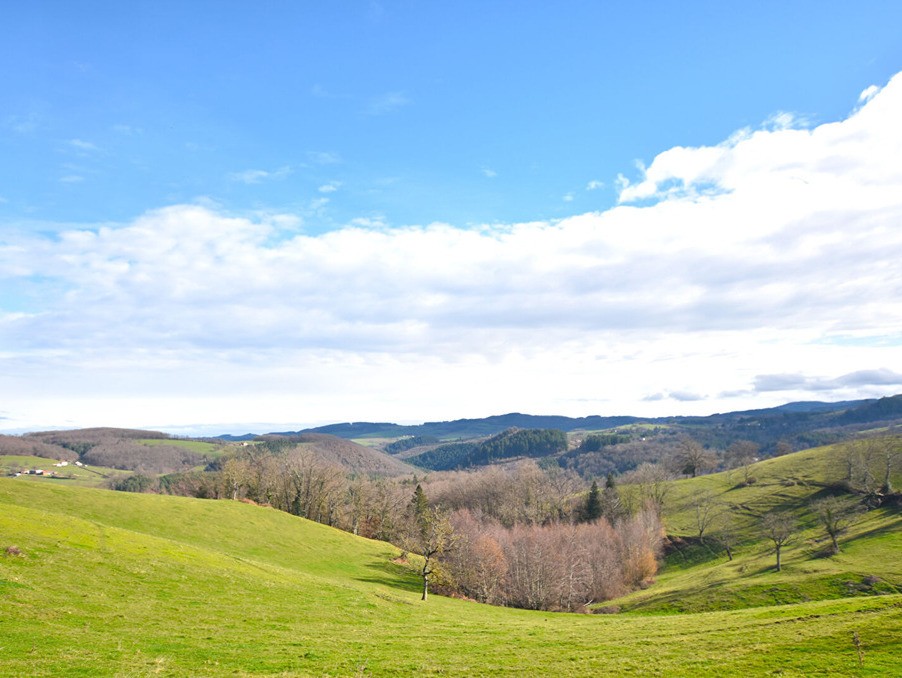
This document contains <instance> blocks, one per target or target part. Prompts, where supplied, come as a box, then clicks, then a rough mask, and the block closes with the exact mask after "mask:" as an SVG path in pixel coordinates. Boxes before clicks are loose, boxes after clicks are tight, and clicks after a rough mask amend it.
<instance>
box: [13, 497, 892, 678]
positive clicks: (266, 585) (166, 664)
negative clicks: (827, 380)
mask: <svg viewBox="0 0 902 678" xmlns="http://www.w3.org/2000/svg"><path fill="white" fill-rule="evenodd" d="M16 480H17V479H15V480H8V479H5V480H2V481H0V547H3V548H4V549H5V547H6V546H7V545H13V544H14V545H15V546H17V547H18V549H19V550H20V551H21V553H22V555H19V556H15V555H11V556H4V555H2V552H0V647H2V653H3V655H2V657H3V661H2V663H0V674H3V675H98V674H104V675H148V674H154V675H225V674H236V673H237V674H239V675H242V674H243V675H247V674H262V675H315V676H322V675H341V676H349V675H397V676H401V675H513V674H521V675H591V674H595V675H601V674H604V675H623V674H630V673H634V674H637V675H653V674H660V675H674V676H677V675H739V674H749V673H753V674H761V673H767V672H774V671H781V672H783V674H784V675H814V674H818V673H821V674H825V673H831V674H832V675H844V674H846V675H889V674H890V673H891V672H892V671H894V670H895V669H897V668H898V659H897V657H898V651H899V649H900V648H899V640H898V639H899V637H900V631H902V614H900V606H902V596H899V595H892V596H879V597H871V598H856V599H844V600H835V601H825V602H813V603H806V604H799V605H789V606H782V607H777V608H757V609H750V610H743V611H738V612H737V611H734V612H714V613H704V614H689V615H673V616H664V617H661V616H633V615H594V616H589V615H567V614H552V613H542V612H527V611H521V610H510V609H503V608H495V607H488V606H484V605H479V604H476V603H471V602H467V601H459V600H452V599H448V598H443V597H441V596H435V597H433V598H432V599H431V600H430V601H429V602H428V603H426V604H422V603H421V602H420V601H419V600H418V593H417V589H418V583H417V581H416V578H415V577H414V576H413V575H411V574H410V573H409V572H408V571H406V570H404V569H403V568H401V567H399V566H397V565H395V564H394V563H392V559H393V558H394V557H395V556H396V555H397V554H398V552H397V550H396V549H394V548H393V547H391V546H389V545H387V544H384V543H381V542H374V541H369V540H364V539H359V538H356V537H353V536H351V535H348V534H345V533H342V532H339V531H337V530H333V529H331V528H328V527H325V526H322V525H318V524H315V523H311V522H308V521H305V520H303V519H300V518H295V517H292V516H289V515H287V514H284V513H280V512H278V511H275V510H272V509H267V508H261V507H256V506H249V505H245V504H242V503H238V502H226V501H218V502H216V501H201V500H193V499H185V498H179V497H163V496H154V495H133V494H125V493H114V492H104V491H96V490H87V489H73V488H67V487H59V486H51V485H47V484H38V483H28V484H23V483H16ZM856 557H857V556H856ZM853 631H857V632H858V633H859V634H860V637H861V638H862V641H863V643H864V649H865V667H864V670H863V672H859V669H858V664H857V661H858V660H857V655H856V653H855V649H854V647H853V645H852V643H851V636H852V632H853Z"/></svg>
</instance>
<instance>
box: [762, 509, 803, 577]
mask: <svg viewBox="0 0 902 678" xmlns="http://www.w3.org/2000/svg"><path fill="white" fill-rule="evenodd" d="M761 527H762V528H763V530H764V534H765V536H767V538H768V539H770V540H771V541H772V542H773V543H774V550H775V551H776V554H777V572H779V571H780V570H781V569H782V568H781V562H780V554H781V552H782V550H783V547H784V546H786V544H788V543H789V542H790V541H792V538H793V537H794V536H795V533H796V530H797V529H798V526H797V525H796V521H795V519H794V518H793V517H792V516H791V515H789V514H788V513H766V514H764V518H763V519H762V520H761Z"/></svg>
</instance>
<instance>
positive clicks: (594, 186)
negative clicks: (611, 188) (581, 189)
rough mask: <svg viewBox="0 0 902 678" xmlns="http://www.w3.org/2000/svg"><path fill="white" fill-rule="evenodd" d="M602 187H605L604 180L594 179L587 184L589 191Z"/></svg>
mask: <svg viewBox="0 0 902 678" xmlns="http://www.w3.org/2000/svg"><path fill="white" fill-rule="evenodd" d="M600 188H604V182H603V181H598V180H597V179H592V181H590V182H589V183H588V184H586V190H587V191H597V190H598V189H600Z"/></svg>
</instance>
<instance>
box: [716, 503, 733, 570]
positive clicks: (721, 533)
mask: <svg viewBox="0 0 902 678" xmlns="http://www.w3.org/2000/svg"><path fill="white" fill-rule="evenodd" d="M717 523H718V524H717V529H716V530H715V531H714V541H716V542H717V543H718V544H720V545H721V546H722V547H723V550H724V551H725V552H726V554H727V559H728V560H733V549H734V548H736V543H737V542H738V540H739V534H738V532H737V530H736V521H735V519H734V518H733V516H732V515H731V514H730V513H729V512H728V511H724V512H722V513H721V514H720V519H719V520H718V521H717Z"/></svg>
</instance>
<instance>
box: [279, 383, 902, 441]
mask: <svg viewBox="0 0 902 678" xmlns="http://www.w3.org/2000/svg"><path fill="white" fill-rule="evenodd" d="M875 422H888V423H897V424H899V423H902V395H895V396H890V397H886V398H880V399H879V400H873V399H872V400H855V401H844V402H836V403H824V402H796V403H788V404H786V405H781V406H779V407H773V408H768V409H761V410H746V411H740V412H727V413H719V414H713V415H710V416H707V417H658V418H641V417H632V416H612V417H602V416H591V417H564V416H537V415H530V414H520V413H511V414H503V415H497V416H492V417H486V418H484V419H456V420H453V421H437V422H426V423H425V424H420V425H416V426H404V425H400V424H392V423H372V422H355V423H342V424H330V425H328V426H320V427H317V428H311V429H306V430H305V431H297V432H285V433H283V435H295V434H297V433H302V432H305V433H328V434H330V435H334V436H338V437H340V438H399V437H401V436H431V437H433V438H438V439H440V440H445V441H448V440H465V439H470V438H480V437H486V436H492V435H497V434H498V433H501V432H503V431H506V430H508V429H511V428H520V429H558V430H560V431H568V432H569V431H600V430H605V429H611V428H616V427H618V426H624V425H627V424H637V423H645V424H652V425H660V426H668V427H675V428H678V429H684V430H685V432H687V433H690V434H691V435H692V436H693V437H695V438H696V439H698V440H699V441H700V442H703V443H704V444H707V445H721V446H724V445H727V444H729V443H730V442H731V441H732V440H736V439H748V440H754V441H755V442H757V443H759V444H760V445H762V446H763V447H768V446H772V445H773V444H774V443H776V441H777V440H787V441H790V442H792V443H794V444H795V446H796V447H797V448H798V447H801V446H806V445H817V444H823V443H826V442H831V441H833V440H836V439H838V438H837V436H838V435H839V433H838V432H839V431H840V429H841V428H843V427H855V426H861V425H867V424H872V423H875ZM839 437H842V436H841V435H839Z"/></svg>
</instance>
